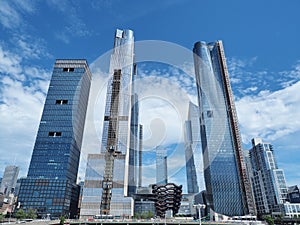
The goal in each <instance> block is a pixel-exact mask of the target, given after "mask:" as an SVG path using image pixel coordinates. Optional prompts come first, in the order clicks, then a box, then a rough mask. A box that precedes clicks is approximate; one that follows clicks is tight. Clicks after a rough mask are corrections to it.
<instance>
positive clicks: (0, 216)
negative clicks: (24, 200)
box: [0, 213, 4, 223]
mask: <svg viewBox="0 0 300 225" xmlns="http://www.w3.org/2000/svg"><path fill="white" fill-rule="evenodd" d="M3 219H4V215H3V214H2V213H0V222H1V223H2V222H3Z"/></svg>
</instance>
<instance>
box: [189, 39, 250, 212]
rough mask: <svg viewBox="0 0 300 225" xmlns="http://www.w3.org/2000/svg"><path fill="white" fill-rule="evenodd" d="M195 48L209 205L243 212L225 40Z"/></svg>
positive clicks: (243, 195) (219, 208)
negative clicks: (224, 46) (224, 47)
mask: <svg viewBox="0 0 300 225" xmlns="http://www.w3.org/2000/svg"><path fill="white" fill-rule="evenodd" d="M193 51H194V64H195V74H196V81H197V91H198V105H199V113H200V134H201V145H202V151H203V162H204V178H205V184H206V190H207V200H208V207H210V208H211V209H212V210H213V211H215V212H217V213H219V214H223V215H227V216H238V215H244V214H247V213H248V207H247V200H246V197H245V196H246V194H245V191H244V190H245V187H244V186H243V185H245V182H244V180H243V178H244V177H242V176H243V174H242V171H243V167H242V163H243V162H242V158H241V157H240V154H241V147H240V145H241V143H240V140H239V131H238V127H237V117H236V114H235V107H234V103H233V96H232V92H231V88H230V83H229V77H228V71H227V68H226V62H225V56H224V51H223V46H222V42H221V41H217V42H213V43H205V42H197V43H196V44H195V46H194V50H193Z"/></svg>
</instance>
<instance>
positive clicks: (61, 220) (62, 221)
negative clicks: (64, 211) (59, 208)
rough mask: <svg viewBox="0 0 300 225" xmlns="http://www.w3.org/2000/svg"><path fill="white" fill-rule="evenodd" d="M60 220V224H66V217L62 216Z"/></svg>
mask: <svg viewBox="0 0 300 225" xmlns="http://www.w3.org/2000/svg"><path fill="white" fill-rule="evenodd" d="M59 219H60V221H59V224H60V225H64V224H65V217H64V216H61V217H60V218H59Z"/></svg>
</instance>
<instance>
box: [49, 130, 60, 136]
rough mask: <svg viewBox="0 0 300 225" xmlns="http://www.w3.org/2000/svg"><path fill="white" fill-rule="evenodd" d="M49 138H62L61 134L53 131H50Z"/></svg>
mask: <svg viewBox="0 0 300 225" xmlns="http://www.w3.org/2000/svg"><path fill="white" fill-rule="evenodd" d="M48 136H49V137H60V136H61V132H53V131H50V132H49V133H48Z"/></svg>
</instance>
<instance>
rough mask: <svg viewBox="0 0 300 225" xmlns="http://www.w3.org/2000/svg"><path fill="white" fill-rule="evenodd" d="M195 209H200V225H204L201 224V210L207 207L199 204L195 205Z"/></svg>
mask: <svg viewBox="0 0 300 225" xmlns="http://www.w3.org/2000/svg"><path fill="white" fill-rule="evenodd" d="M193 207H194V208H196V209H197V208H198V212H199V225H202V223H201V209H205V207H206V205H204V204H197V205H193Z"/></svg>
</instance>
